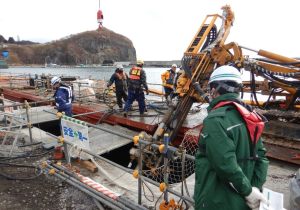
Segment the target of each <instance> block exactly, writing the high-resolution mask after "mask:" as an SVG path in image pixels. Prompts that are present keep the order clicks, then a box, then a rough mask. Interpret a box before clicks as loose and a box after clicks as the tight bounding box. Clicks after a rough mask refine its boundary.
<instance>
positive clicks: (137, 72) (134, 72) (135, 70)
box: [129, 66, 142, 80]
mask: <svg viewBox="0 0 300 210" xmlns="http://www.w3.org/2000/svg"><path fill="white" fill-rule="evenodd" d="M141 71H142V68H140V67H137V66H134V67H132V68H131V69H130V72H129V79H132V80H139V79H141Z"/></svg>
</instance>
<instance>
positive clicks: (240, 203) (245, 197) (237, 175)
mask: <svg viewBox="0 0 300 210" xmlns="http://www.w3.org/2000/svg"><path fill="white" fill-rule="evenodd" d="M241 87H242V79H241V74H240V72H239V71H238V70H237V69H236V68H234V67H232V66H221V67H219V68H217V69H216V70H215V71H214V72H213V73H212V75H211V77H210V79H209V88H210V90H209V92H210V97H211V99H212V100H211V102H210V104H209V107H208V116H207V117H206V118H205V120H204V122H203V129H202V131H201V133H200V137H199V143H198V144H199V149H198V151H197V154H196V161H195V164H196V169H195V175H196V180H195V191H194V200H195V209H196V210H199V209H208V210H244V209H246V210H249V209H258V208H259V204H260V202H268V201H267V200H266V199H265V197H264V196H263V194H262V193H261V190H262V186H263V184H264V183H265V181H266V176H267V170H268V164H269V161H268V160H267V158H266V156H265V153H266V150H265V148H264V146H263V143H262V140H261V137H260V135H261V133H262V130H263V126H264V121H263V119H264V117H263V116H260V115H258V114H257V113H256V112H255V111H253V110H252V109H251V107H250V106H248V105H246V104H244V103H243V102H242V101H241V100H240V99H239V92H240V90H241ZM248 118H249V119H248ZM249 120H250V121H251V120H252V121H253V122H254V123H252V124H251V123H249Z"/></svg>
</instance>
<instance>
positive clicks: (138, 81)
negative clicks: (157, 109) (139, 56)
mask: <svg viewBox="0 0 300 210" xmlns="http://www.w3.org/2000/svg"><path fill="white" fill-rule="evenodd" d="M143 65H144V61H143V60H137V62H136V66H133V67H132V68H131V69H130V71H129V81H128V98H127V101H126V103H125V108H124V117H127V115H128V111H129V109H130V107H131V105H132V103H133V101H134V100H137V102H138V104H139V111H140V115H141V116H143V115H144V112H145V110H146V106H145V95H144V90H143V88H144V89H145V91H146V93H147V95H148V94H149V90H148V85H147V82H146V72H145V71H144V69H143Z"/></svg>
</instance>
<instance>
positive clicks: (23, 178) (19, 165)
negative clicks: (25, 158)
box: [0, 162, 42, 180]
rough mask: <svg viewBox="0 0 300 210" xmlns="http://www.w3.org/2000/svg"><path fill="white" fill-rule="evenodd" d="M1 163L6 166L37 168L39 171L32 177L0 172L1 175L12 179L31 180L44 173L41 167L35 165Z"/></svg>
mask: <svg viewBox="0 0 300 210" xmlns="http://www.w3.org/2000/svg"><path fill="white" fill-rule="evenodd" d="M0 165H6V166H10V167H16V168H34V169H36V170H35V171H36V172H38V174H37V173H36V175H35V176H31V177H14V176H11V175H7V174H5V173H2V172H0V176H3V177H5V178H7V179H10V180H31V179H35V178H37V177H39V176H40V175H41V174H42V170H41V169H40V168H39V167H37V166H33V165H24V164H15V163H6V162H0Z"/></svg>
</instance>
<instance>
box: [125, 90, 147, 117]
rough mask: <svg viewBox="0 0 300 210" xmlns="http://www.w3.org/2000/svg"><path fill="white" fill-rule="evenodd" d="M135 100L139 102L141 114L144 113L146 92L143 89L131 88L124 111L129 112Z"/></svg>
mask: <svg viewBox="0 0 300 210" xmlns="http://www.w3.org/2000/svg"><path fill="white" fill-rule="evenodd" d="M134 100H137V102H138V104H139V111H140V114H144V111H145V94H144V91H143V90H142V89H129V90H128V98H127V101H126V103H125V108H124V111H125V112H128V111H129V110H130V107H131V105H132V103H133V102H134Z"/></svg>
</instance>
